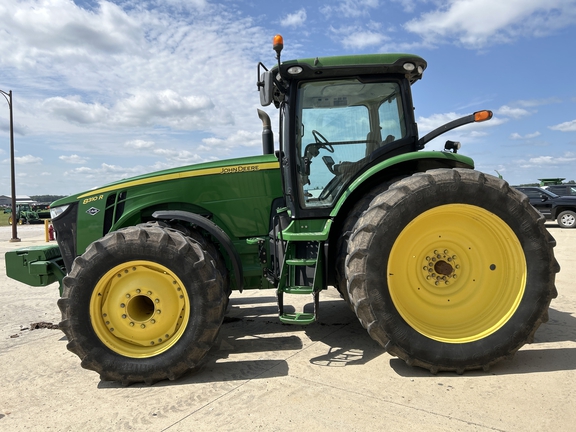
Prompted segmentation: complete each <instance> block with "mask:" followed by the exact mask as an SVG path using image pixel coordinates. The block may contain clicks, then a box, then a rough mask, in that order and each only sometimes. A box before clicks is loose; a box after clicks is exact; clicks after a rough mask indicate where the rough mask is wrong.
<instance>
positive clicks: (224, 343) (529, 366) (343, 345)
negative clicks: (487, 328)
mask: <svg viewBox="0 0 576 432" xmlns="http://www.w3.org/2000/svg"><path fill="white" fill-rule="evenodd" d="M312 307H313V305H312V303H310V304H306V305H305V310H309V309H310V308H312ZM288 311H290V309H289V307H288ZM277 313H278V309H277V306H276V297H275V296H269V297H268V296H267V297H258V298H232V299H231V300H230V306H229V309H228V312H227V314H226V317H225V319H224V323H223V325H222V327H221V329H220V334H219V336H218V339H217V341H216V343H215V345H214V347H213V348H212V349H211V351H210V352H209V353H208V356H207V360H206V363H205V365H204V366H203V367H202V368H201V369H200V370H199V371H197V372H191V373H189V374H186V375H184V376H183V377H181V378H180V379H178V380H175V381H161V382H159V383H157V384H155V385H156V386H171V385H189V384H200V383H211V382H215V383H217V382H227V381H238V380H253V379H269V378H272V377H282V376H287V375H288V370H289V366H288V362H287V359H289V358H290V357H292V356H294V355H296V354H298V353H299V352H300V351H302V350H303V349H305V348H307V347H306V345H311V344H312V343H314V342H321V343H322V344H323V345H324V346H325V348H326V351H325V353H323V354H321V355H316V356H312V355H311V356H310V358H309V359H308V361H309V363H310V364H311V365H313V366H319V367H348V366H359V365H364V364H366V363H367V362H369V361H371V360H373V359H375V358H376V357H378V356H380V355H382V354H385V351H384V349H383V348H381V347H380V346H379V345H378V344H377V343H376V342H375V341H373V340H372V339H371V338H370V336H369V335H368V333H367V332H366V330H365V329H364V328H362V326H361V325H360V323H359V322H358V319H357V318H356V317H355V316H354V314H353V313H352V311H351V310H350V309H349V307H348V305H347V304H346V302H344V301H343V300H339V299H334V300H330V299H328V300H324V301H322V302H321V304H320V318H319V321H318V322H316V323H314V324H311V325H309V326H304V327H303V326H295V325H288V324H283V323H281V322H280V321H279V319H278V315H277ZM564 341H576V318H574V317H572V316H571V315H570V314H568V313H565V312H560V311H557V310H554V309H550V320H549V322H548V323H547V324H544V325H542V326H541V327H540V329H539V330H538V331H537V333H536V337H535V341H534V344H533V345H532V346H528V348H526V347H525V348H523V349H521V350H520V351H519V352H518V353H517V354H516V355H515V356H514V357H513V359H511V360H503V361H501V362H499V363H497V364H496V365H494V366H493V367H492V369H491V370H490V371H488V372H484V371H469V372H466V374H465V376H467V377H470V376H479V377H486V376H487V375H504V374H524V373H534V372H536V373H537V372H551V371H561V370H574V369H576V348H556V349H554V348H550V349H546V344H550V343H558V342H564ZM535 345H540V346H539V347H538V348H536V349H531V348H532V347H534V348H535ZM317 352H318V349H315V350H314V351H312V350H310V353H317ZM301 355H306V353H304V354H301ZM390 366H391V367H392V369H393V370H394V371H395V372H396V373H397V374H398V375H400V376H404V377H431V376H433V375H432V374H431V373H430V372H428V371H427V370H425V369H420V368H414V367H409V366H407V365H406V364H405V363H404V361H402V360H400V359H397V358H392V359H391V360H390ZM438 375H447V376H450V375H451V376H456V373H454V372H440V373H439V374H438ZM133 386H142V387H148V386H147V385H145V384H133ZM98 387H99V388H118V387H122V386H121V384H120V383H113V382H104V381H102V382H101V383H100V384H99V386H98Z"/></svg>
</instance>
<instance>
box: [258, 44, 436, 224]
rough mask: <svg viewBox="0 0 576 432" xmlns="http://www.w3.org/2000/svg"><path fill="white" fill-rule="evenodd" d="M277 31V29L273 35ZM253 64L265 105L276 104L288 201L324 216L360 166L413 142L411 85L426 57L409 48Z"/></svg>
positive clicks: (297, 211) (302, 213) (303, 212)
mask: <svg viewBox="0 0 576 432" xmlns="http://www.w3.org/2000/svg"><path fill="white" fill-rule="evenodd" d="M277 38H278V37H277ZM274 46H275V50H276V52H277V54H278V56H277V59H278V65H277V66H275V67H274V68H272V69H271V70H267V69H266V68H265V67H264V66H263V65H262V64H259V67H258V75H259V81H258V88H259V91H260V100H261V103H262V105H264V106H266V105H270V104H271V103H274V105H275V106H276V107H278V108H279V109H280V140H279V141H280V154H281V155H282V157H281V159H280V162H281V169H282V174H283V179H284V193H285V197H286V199H287V202H286V205H287V206H288V208H289V209H290V210H291V211H292V215H293V216H295V217H296V218H298V217H325V216H327V215H328V214H329V213H330V210H331V208H333V207H334V205H335V203H336V202H337V200H338V198H339V197H340V196H341V194H342V192H343V191H344V190H346V186H347V185H348V184H350V183H351V182H352V181H353V180H354V179H355V178H356V177H357V176H358V175H359V174H360V173H362V172H364V171H366V170H367V169H369V168H370V167H371V166H373V165H375V164H377V163H378V162H380V161H382V160H385V159H388V158H390V157H392V156H396V155H400V154H403V153H408V152H413V151H416V150H417V149H418V130H417V127H416V123H415V121H414V114H413V106H412V97H411V91H410V86H411V84H412V83H414V82H415V81H417V80H418V79H420V78H421V77H422V73H423V71H424V69H425V68H426V62H425V61H424V60H423V59H422V58H420V57H418V56H414V55H411V54H374V55H361V56H340V57H325V58H319V57H317V58H313V59H303V60H293V61H288V62H284V63H280V52H281V47H282V46H283V45H282V43H281V39H280V42H279V40H278V39H275V45H274Z"/></svg>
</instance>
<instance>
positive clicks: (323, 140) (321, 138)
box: [312, 129, 334, 153]
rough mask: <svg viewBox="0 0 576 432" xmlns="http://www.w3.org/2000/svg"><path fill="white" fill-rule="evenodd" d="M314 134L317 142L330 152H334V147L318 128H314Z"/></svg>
mask: <svg viewBox="0 0 576 432" xmlns="http://www.w3.org/2000/svg"><path fill="white" fill-rule="evenodd" d="M312 135H313V136H314V140H315V141H316V144H320V148H325V149H326V150H328V151H329V152H330V153H334V147H332V145H331V144H330V143H329V142H328V140H327V139H326V138H325V137H324V135H322V134H321V133H320V132H318V131H317V130H314V129H312Z"/></svg>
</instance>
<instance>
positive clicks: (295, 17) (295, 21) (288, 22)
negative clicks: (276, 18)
mask: <svg viewBox="0 0 576 432" xmlns="http://www.w3.org/2000/svg"><path fill="white" fill-rule="evenodd" d="M305 22H306V9H304V8H302V9H300V10H298V11H296V12H294V13H292V14H288V15H287V16H285V17H284V18H282V20H281V21H280V25H281V26H282V27H302V26H303V25H304V23H305Z"/></svg>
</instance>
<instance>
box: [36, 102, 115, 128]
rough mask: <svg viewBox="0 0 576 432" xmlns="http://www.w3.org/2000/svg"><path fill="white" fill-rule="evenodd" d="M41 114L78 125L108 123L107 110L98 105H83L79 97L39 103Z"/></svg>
mask: <svg viewBox="0 0 576 432" xmlns="http://www.w3.org/2000/svg"><path fill="white" fill-rule="evenodd" d="M40 109H41V110H42V112H45V113H47V114H51V115H53V116H54V117H59V118H62V119H64V120H66V121H69V122H72V123H78V124H103V123H107V121H108V112H109V110H108V109H107V108H106V107H104V106H102V105H100V104H99V103H93V104H89V103H85V102H82V101H81V98H80V96H69V97H66V98H63V97H60V96H57V97H52V98H49V99H46V100H45V101H44V102H42V103H41V107H40Z"/></svg>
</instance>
